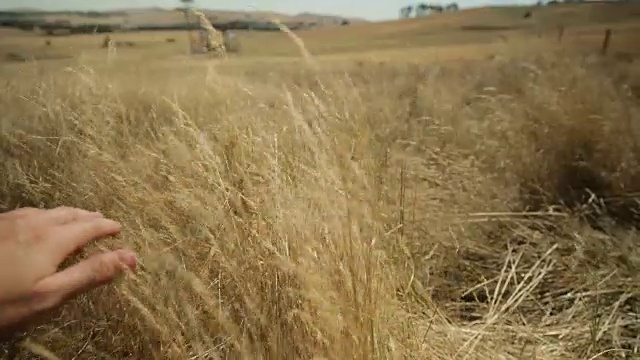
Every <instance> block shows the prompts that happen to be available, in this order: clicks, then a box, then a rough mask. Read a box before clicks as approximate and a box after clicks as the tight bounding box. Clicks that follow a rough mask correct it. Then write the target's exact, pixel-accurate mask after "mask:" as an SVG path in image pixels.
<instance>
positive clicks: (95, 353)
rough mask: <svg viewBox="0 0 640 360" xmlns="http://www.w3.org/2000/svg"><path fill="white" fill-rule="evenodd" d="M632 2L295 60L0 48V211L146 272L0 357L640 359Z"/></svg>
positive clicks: (267, 46)
mask: <svg viewBox="0 0 640 360" xmlns="http://www.w3.org/2000/svg"><path fill="white" fill-rule="evenodd" d="M625 6H627V7H626V8H622V7H617V6H615V5H613V7H611V6H603V5H593V6H591V5H584V6H577V7H566V6H562V7H558V8H556V9H552V10H545V11H541V12H540V15H538V14H537V13H536V14H534V19H533V20H531V21H529V20H527V19H521V15H517V16H516V15H513V14H520V12H521V11H522V9H520V10H517V9H516V10H517V11H516V10H514V9H507V10H505V9H493V10H491V9H480V10H473V11H469V12H461V13H460V14H451V15H443V16H442V17H434V18H429V19H420V20H408V21H402V22H386V23H376V24H358V25H353V26H349V27H344V28H334V29H323V30H314V31H303V32H299V33H298V35H299V36H300V37H301V38H302V39H303V40H304V43H305V46H306V47H307V49H308V50H309V51H310V52H311V53H312V55H313V58H312V60H311V62H307V61H304V60H303V59H301V57H300V50H299V49H298V48H297V47H296V45H295V44H294V42H293V41H292V40H291V39H290V38H288V37H287V35H285V34H283V33H255V32H254V33H239V37H240V39H241V42H242V49H241V51H240V52H239V53H237V54H231V55H230V57H229V58H228V59H226V60H221V59H219V60H215V59H210V58H206V57H198V56H188V55H187V54H186V50H187V49H186V48H187V41H186V34H184V33H127V34H117V35H115V36H114V38H115V40H117V41H129V42H132V43H134V46H132V47H126V48H124V47H123V48H118V49H117V50H116V53H115V54H112V56H107V53H106V50H104V49H101V48H100V43H101V37H100V36H73V37H52V38H50V40H51V41H52V43H51V45H50V46H45V44H44V41H45V38H44V37H41V36H36V35H32V34H28V33H17V32H13V31H9V30H0V31H2V34H0V35H1V36H0V79H1V80H2V82H3V86H2V88H0V109H1V114H2V123H1V126H2V133H1V135H0V156H1V157H2V164H3V165H4V168H3V176H2V177H0V187H1V188H2V189H3V191H2V193H1V194H2V195H0V209H1V210H7V209H11V208H15V207H16V206H27V205H29V206H41V207H52V206H57V205H68V206H79V207H84V208H89V209H95V210H100V211H102V212H104V213H105V214H106V215H108V216H110V217H112V218H115V219H117V220H119V221H121V222H122V224H123V225H124V231H123V234H122V235H121V236H120V237H119V238H118V239H112V240H109V241H106V243H105V244H102V246H117V245H122V244H124V245H126V246H129V247H132V248H134V249H136V250H137V251H138V252H139V254H140V259H141V262H142V266H141V269H140V271H138V272H137V273H136V274H135V275H130V276H128V277H127V279H123V280H122V281H120V282H118V283H117V284H116V285H115V286H112V287H109V288H105V289H101V290H98V291H96V292H95V293H93V294H91V295H90V296H87V297H83V298H81V299H79V300H78V301H75V302H73V303H71V304H69V305H68V306H66V307H65V308H64V309H62V311H61V312H60V313H59V314H57V316H56V318H55V319H54V321H53V322H51V323H48V324H45V325H43V326H40V327H38V328H36V329H34V330H33V331H32V332H31V333H30V334H29V337H28V339H27V340H26V341H25V342H23V343H21V344H17V345H13V346H9V345H4V347H2V348H0V350H5V351H7V353H6V354H8V353H11V354H10V355H6V357H7V358H9V356H14V358H18V359H27V358H33V357H34V356H35V355H34V353H35V354H39V355H40V356H41V357H43V358H56V357H57V358H60V359H223V358H230V359H240V358H241V359H487V360H489V359H545V360H546V359H558V360H565V359H633V358H638V357H640V272H639V271H640V247H638V244H639V241H640V238H639V237H638V233H637V230H636V228H637V225H638V224H640V215H638V212H639V211H640V205H638V202H637V197H638V194H639V193H640V171H639V169H640V167H639V165H640V143H639V142H638V141H639V140H638V139H640V63H639V61H638V55H640V48H638V47H637V46H635V44H638V43H640V42H637V41H636V40H638V34H640V31H638V30H640V26H639V22H638V17H637V13H636V12H635V11H637V5H625ZM509 11H511V12H509ZM623 14H626V15H625V16H623ZM596 15H597V16H596ZM562 19H568V20H567V22H566V24H567V25H566V29H565V35H564V38H563V40H562V41H558V40H557V27H558V25H559V24H561V21H562ZM487 26H493V27H496V26H503V27H504V26H510V28H509V29H502V30H486V27H487ZM606 28H610V29H613V34H614V35H613V39H612V42H611V47H610V49H609V52H608V54H607V55H606V56H602V55H600V54H599V51H600V44H601V41H602V34H603V31H604V29H606ZM465 29H466V30H465ZM474 29H475V30H474ZM482 29H484V30H482ZM167 38H175V39H176V42H174V43H168V42H166V39H167ZM33 60H35V61H33Z"/></svg>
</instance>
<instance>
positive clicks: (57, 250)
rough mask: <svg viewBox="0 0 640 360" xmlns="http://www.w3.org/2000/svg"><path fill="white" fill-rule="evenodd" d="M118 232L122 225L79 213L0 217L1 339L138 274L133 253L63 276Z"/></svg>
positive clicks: (63, 210)
mask: <svg viewBox="0 0 640 360" xmlns="http://www.w3.org/2000/svg"><path fill="white" fill-rule="evenodd" d="M119 232H120V224H119V223H117V222H115V221H112V220H109V219H106V218H104V217H103V216H102V214H100V213H95V212H89V211H86V210H82V209H76V208H69V207H58V208H55V209H51V210H44V209H34V208H22V209H18V210H14V211H10V212H7V213H3V214H0V337H2V336H3V335H4V336H6V335H7V333H8V332H12V331H16V330H22V329H23V328H24V327H25V326H28V325H31V323H32V322H33V321H34V320H36V319H40V318H41V317H43V316H45V315H47V314H49V313H50V311H52V310H54V309H56V308H57V307H59V306H60V305H62V304H63V303H65V302H66V301H68V300H70V299H72V298H74V297H75V296H77V295H80V294H82V293H84V292H87V291H89V290H91V289H93V288H96V287H98V286H101V285H105V284H108V283H110V282H111V281H113V280H114V279H115V277H116V276H117V275H118V274H120V273H122V272H124V271H127V270H134V269H135V267H136V262H137V261H136V257H135V254H134V253H132V252H130V251H128V250H116V251H111V252H106V253H100V254H96V255H93V256H91V257H89V258H88V259H85V260H83V261H80V262H79V263H77V264H75V265H73V266H70V267H68V268H66V269H63V270H61V271H59V270H58V267H59V266H60V264H61V263H62V262H63V261H64V260H65V259H66V258H67V257H69V256H70V255H72V254H74V253H76V252H77V251H79V250H81V249H82V248H83V247H84V246H86V245H87V244H88V243H89V242H91V241H92V240H96V239H99V238H104V237H107V236H112V235H116V234H118V233H119Z"/></svg>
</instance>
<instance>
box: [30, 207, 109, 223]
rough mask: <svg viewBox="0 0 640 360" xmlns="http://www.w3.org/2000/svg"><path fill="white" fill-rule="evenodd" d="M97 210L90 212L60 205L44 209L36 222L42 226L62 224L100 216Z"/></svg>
mask: <svg viewBox="0 0 640 360" xmlns="http://www.w3.org/2000/svg"><path fill="white" fill-rule="evenodd" d="M101 217H102V214H101V213H99V212H91V211H87V210H83V209H77V208H72V207H66V206H61V207H57V208H55V209H51V210H46V211H44V212H43V213H41V214H40V216H39V217H38V220H37V221H38V223H39V225H42V226H51V225H64V224H68V223H71V222H74V221H79V220H83V219H91V218H101Z"/></svg>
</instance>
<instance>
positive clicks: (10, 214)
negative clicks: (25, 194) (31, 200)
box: [0, 207, 45, 220]
mask: <svg viewBox="0 0 640 360" xmlns="http://www.w3.org/2000/svg"><path fill="white" fill-rule="evenodd" d="M44 211H45V210H42V209H36V208H32V207H23V208H20V209H16V210H11V211H7V212H5V213H2V214H0V220H16V219H20V218H25V217H29V216H34V215H38V214H40V213H42V212H44Z"/></svg>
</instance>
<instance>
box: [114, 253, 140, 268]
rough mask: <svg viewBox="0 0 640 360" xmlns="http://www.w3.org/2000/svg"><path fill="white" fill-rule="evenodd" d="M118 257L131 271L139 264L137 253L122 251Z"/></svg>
mask: <svg viewBox="0 0 640 360" xmlns="http://www.w3.org/2000/svg"><path fill="white" fill-rule="evenodd" d="M118 257H119V258H120V261H122V262H123V263H125V265H127V267H129V269H131V270H135V268H136V265H137V264H138V259H136V254H135V253H133V252H131V251H128V250H122V251H120V252H118Z"/></svg>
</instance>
